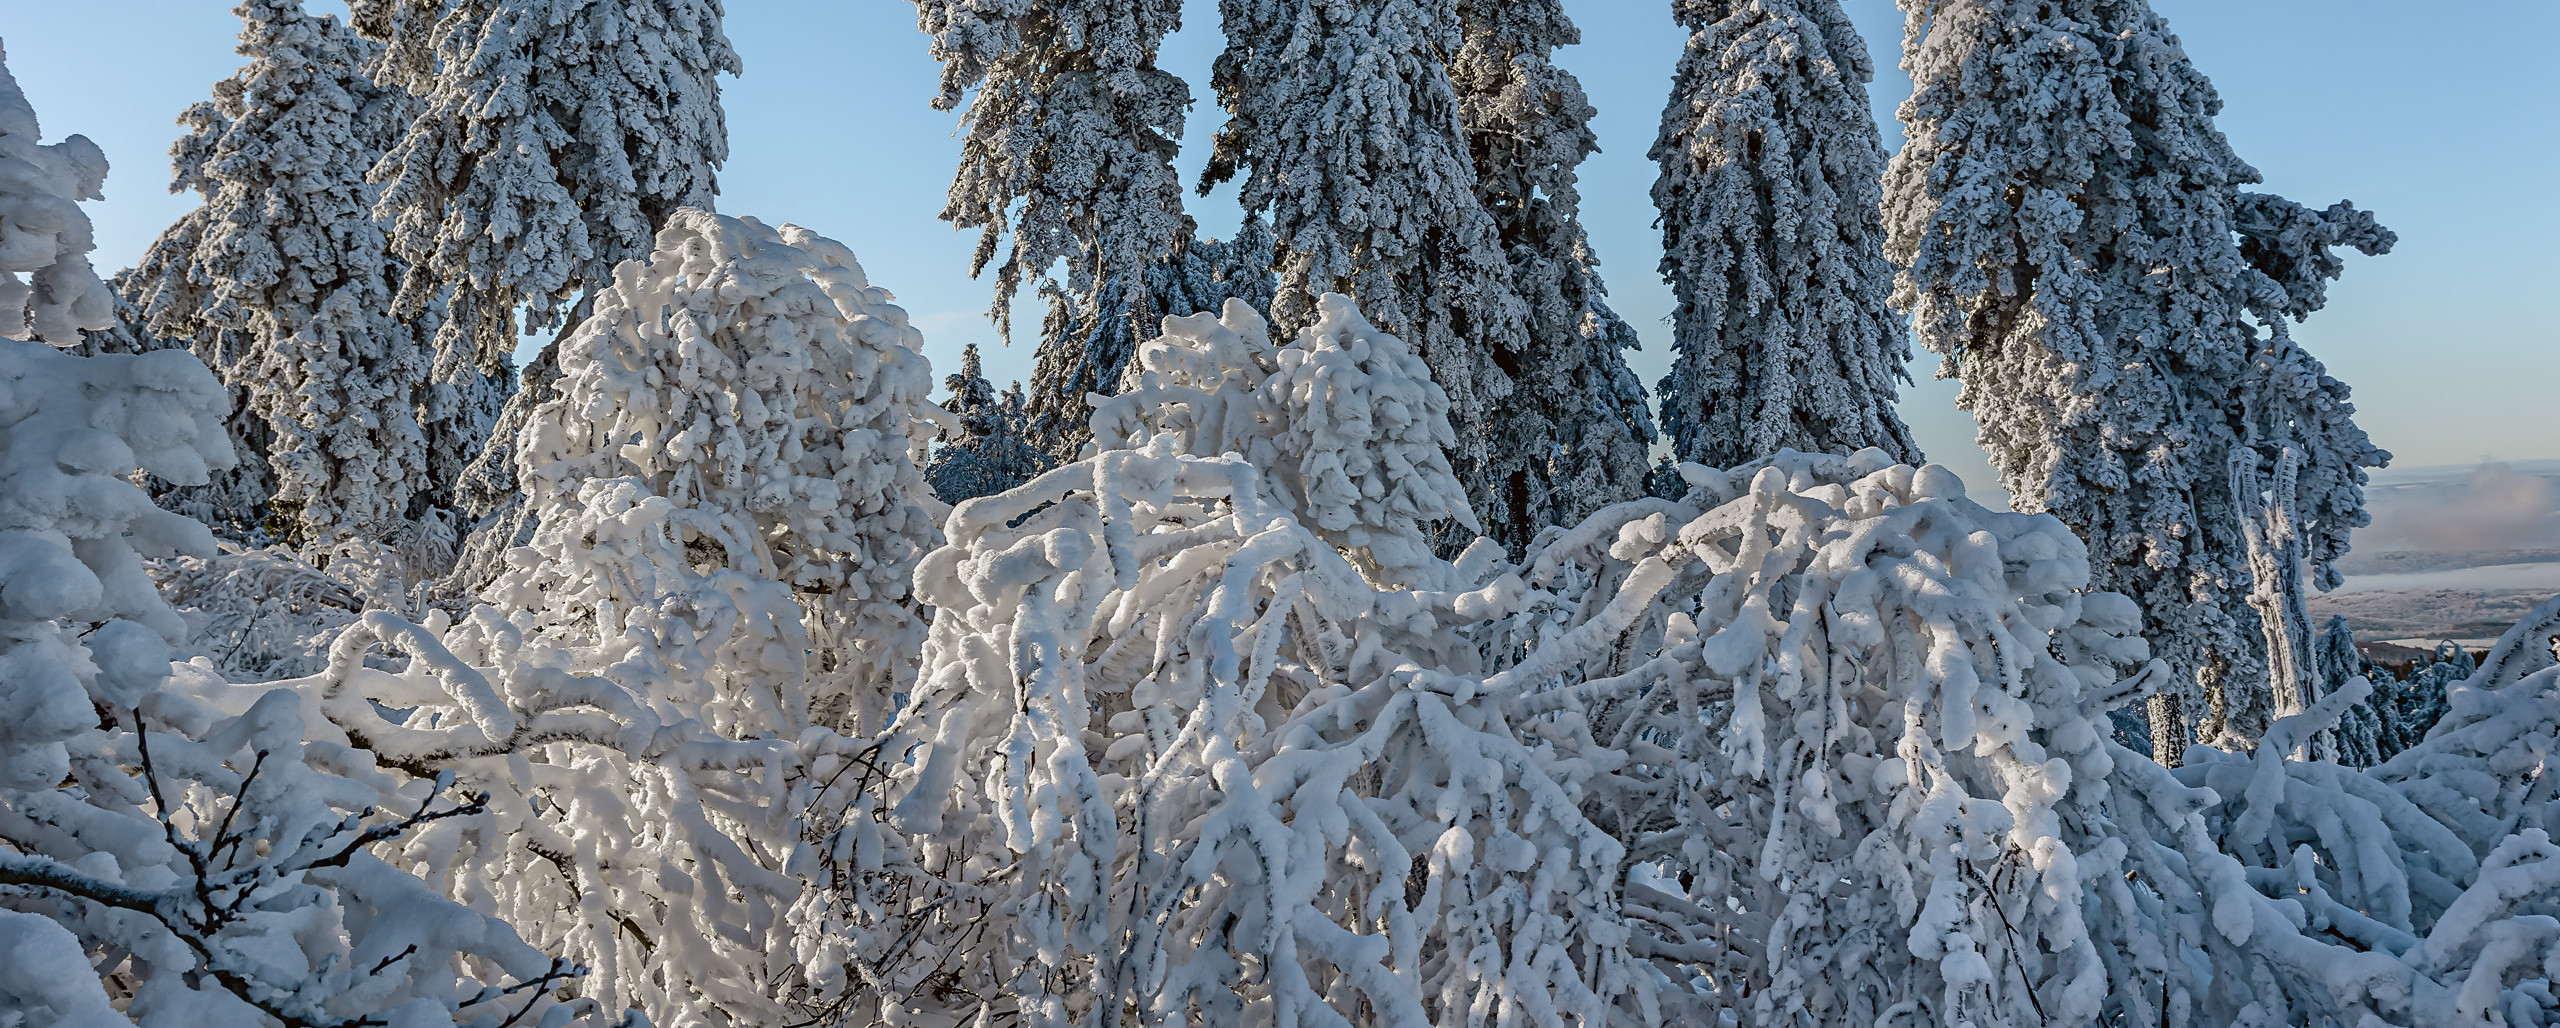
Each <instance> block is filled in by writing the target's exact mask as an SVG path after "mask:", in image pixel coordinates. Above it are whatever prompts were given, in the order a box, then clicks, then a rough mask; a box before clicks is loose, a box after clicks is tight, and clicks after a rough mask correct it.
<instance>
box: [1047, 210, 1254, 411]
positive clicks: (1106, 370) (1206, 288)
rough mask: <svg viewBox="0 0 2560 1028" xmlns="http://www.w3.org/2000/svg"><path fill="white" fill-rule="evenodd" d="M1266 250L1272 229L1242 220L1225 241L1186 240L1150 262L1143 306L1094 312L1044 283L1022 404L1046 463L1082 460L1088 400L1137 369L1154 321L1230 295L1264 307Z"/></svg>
mask: <svg viewBox="0 0 2560 1028" xmlns="http://www.w3.org/2000/svg"><path fill="white" fill-rule="evenodd" d="M1271 252H1272V240H1271V227H1270V226H1269V225H1268V224H1266V223H1264V222H1263V220H1262V219H1261V218H1260V217H1259V216H1254V215H1248V216H1246V218H1245V219H1244V225H1243V227H1242V228H1241V229H1239V230H1238V231H1237V233H1236V236H1235V238H1234V239H1232V240H1220V239H1192V240H1190V241H1189V242H1186V243H1183V244H1181V245H1180V246H1179V247H1177V248H1176V249H1175V251H1174V252H1173V253H1172V254H1171V255H1169V256H1166V257H1164V258H1163V259H1161V260H1157V261H1154V262H1152V263H1149V264H1148V265H1147V266H1146V270H1145V277H1146V284H1147V288H1146V295H1145V296H1144V297H1143V298H1141V301H1142V302H1139V303H1131V304H1122V305H1119V307H1118V308H1117V309H1112V308H1107V307H1105V308H1099V309H1097V308H1096V307H1095V306H1094V305H1092V304H1087V303H1083V302H1081V301H1080V300H1079V299H1078V298H1077V297H1076V296H1074V295H1072V294H1070V293H1069V292H1067V290H1065V289H1064V288H1061V287H1059V286H1057V285H1056V284H1055V283H1050V284H1047V285H1044V286H1043V287H1042V289H1041V292H1042V293H1043V295H1044V296H1045V297H1046V298H1047V299H1048V301H1049V313H1048V316H1047V317H1045V318H1043V319H1041V323H1040V348H1039V351H1038V352H1037V354H1036V355H1035V357H1034V360H1035V363H1034V365H1033V367H1032V369H1031V391H1030V395H1029V397H1028V402H1027V405H1026V409H1027V410H1028V411H1029V417H1030V421H1029V438H1030V439H1031V441H1032V444H1033V445H1035V446H1038V447H1039V448H1040V449H1041V450H1042V452H1044V453H1047V454H1048V455H1049V457H1050V459H1051V460H1053V461H1072V460H1075V459H1077V458H1079V457H1081V456H1083V450H1084V445H1085V442H1086V441H1087V440H1089V439H1091V438H1092V433H1091V432H1090V431H1088V429H1087V422H1088V421H1089V420H1090V419H1091V418H1092V417H1093V405H1092V404H1091V403H1089V402H1087V398H1088V397H1089V396H1091V395H1094V394H1100V395H1103V396H1113V395H1117V394H1118V393H1119V392H1120V389H1121V387H1122V386H1123V385H1125V384H1126V383H1127V379H1128V377H1129V376H1130V375H1131V374H1133V373H1134V372H1135V370H1136V363H1135V362H1136V360H1137V355H1138V343H1139V342H1140V341H1141V339H1142V338H1143V337H1144V336H1145V335H1146V334H1149V333H1153V332H1155V331H1157V330H1158V329H1160V328H1161V327H1162V325H1161V318H1163V317H1181V316H1184V315H1189V314H1199V313H1204V312H1209V311H1216V310H1219V309H1221V308H1222V307H1224V306H1225V304H1226V302H1227V300H1228V299H1229V298H1235V299H1240V300H1243V301H1244V302H1245V303H1246V304H1248V305H1250V306H1252V307H1253V309H1254V310H1257V311H1266V310H1270V309H1271V293H1272V288H1273V279H1272V277H1271V267H1270V265H1271ZM1117 289H1118V287H1117V286H1114V287H1112V289H1110V290H1105V292H1112V293H1114V294H1115V295H1117V294H1116V292H1115V291H1116V290H1117ZM1147 311H1153V312H1155V313H1156V314H1157V315H1159V316H1160V317H1159V318H1158V321H1157V323H1149V324H1143V325H1142V324H1140V323H1139V318H1140V317H1141V316H1142V314H1143V313H1144V312H1147Z"/></svg>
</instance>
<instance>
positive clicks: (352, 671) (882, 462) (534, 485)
mask: <svg viewBox="0 0 2560 1028" xmlns="http://www.w3.org/2000/svg"><path fill="white" fill-rule="evenodd" d="M658 238H659V250H658V252H657V253H656V254H654V255H652V257H651V259H650V260H649V261H646V262H642V261H628V262H624V263H623V264H622V265H621V266H620V267H618V268H616V269H615V277H614V285H613V286H612V287H611V288H608V289H606V290H604V291H603V292H602V293H601V294H599V295H598V297H597V298H596V304H595V313H594V314H593V315H592V316H590V317H589V318H588V319H587V320H586V321H585V322H583V323H582V324H581V325H580V326H579V327H578V329H577V330H576V331H575V332H573V333H572V334H571V335H570V337H569V338H568V339H566V340H564V341H563V342H562V344H561V345H560V347H559V370H560V376H559V378H558V381H557V385H556V387H555V391H554V393H553V395H552V396H551V397H550V398H549V399H547V400H545V401H544V402H543V403H541V404H540V405H539V406H537V407H535V408H534V409H533V412H532V414H531V416H530V417H529V418H528V419H527V421H526V423H525V426H524V428H523V431H522V432H521V433H520V434H519V435H518V437H517V439H516V446H515V448H514V450H513V455H514V458H515V461H516V479H517V481H520V482H522V483H524V485H525V488H526V490H527V494H526V500H525V503H526V507H525V509H526V510H527V511H529V512H530V513H532V514H533V515H534V520H535V524H536V525H537V526H538V527H537V528H536V529H535V530H534V532H533V533H532V535H531V537H530V539H529V541H528V542H527V543H526V544H524V545H522V546H518V547H515V548H514V549H513V550H511V551H510V552H509V554H508V562H509V565H510V566H509V568H508V569H507V570H506V571H505V572H503V573H502V574H500V575H499V576H498V578H497V579H496V581H495V582H493V583H491V584H490V585H489V587H488V588H487V589H486V590H484V591H483V593H482V597H483V599H484V600H486V601H487V602H486V603H484V604H482V605H479V606H476V607H473V608H472V609H470V610H469V611H467V612H465V613H464V614H463V615H462V616H461V617H459V618H455V617H452V616H451V615H449V614H448V613H447V612H446V611H444V610H441V609H437V610H433V611H429V612H428V613H427V616H426V617H425V618H424V619H422V620H418V621H413V620H410V619H408V618H404V617H399V616H394V615H393V614H392V613H391V612H388V611H384V610H379V609H376V610H372V611H369V612H367V613H365V614H363V615H362V617H361V619H360V620H359V621H358V622H357V623H355V624H354V625H352V626H350V627H347V628H345V629H344V630H343V631H342V633H341V634H340V635H338V636H337V637H336V639H335V641H334V643H333V644H332V645H331V648H330V651H329V659H328V663H327V667H326V668H325V670H322V671H320V672H319V673H317V674H314V675H312V676H310V677H308V678H304V679H301V680H298V681H295V682H292V683H286V684H289V685H291V686H292V687H293V688H295V689H297V690H299V691H300V692H302V693H303V694H304V695H305V696H306V697H309V702H310V703H311V704H312V705H313V706H314V707H316V709H318V710H319V711H320V712H321V713H322V714H323V715H324V716H325V718H326V721H327V726H326V728H325V729H323V728H315V729H314V731H315V732H320V733H323V734H324V735H326V736H327V737H329V738H331V739H332V741H336V742H339V743H340V744H342V745H346V746H350V747H355V748H359V749H361V750H364V751H367V752H369V753H371V754H372V755H373V759H374V761H375V763H376V764H378V765H379V766H380V767H381V768H382V769H383V772H384V773H386V774H388V775H390V776H391V777H393V778H394V779H396V780H401V781H411V782H414V781H422V780H436V779H438V778H439V776H451V777H452V778H453V780H454V781H455V782H457V783H458V785H459V787H460V788H462V789H465V790H468V791H472V792H475V793H479V794H482V795H485V797H486V799H485V801H484V802H483V804H482V807H481V809H479V810H476V811H474V812H472V813H470V814H468V815H466V816H457V817H454V818H451V819H448V820H445V821H440V822H438V823H437V824H435V825H432V826H428V827H426V828H424V829H423V830H421V831H419V832H417V833H416V834H414V835H413V836H411V837H410V838H408V839H405V840H404V841H403V842H402V844H401V845H400V847H399V848H398V849H397V851H396V852H394V853H389V854H386V857H385V859H387V860H390V861H391V862H392V863H393V864H394V865H395V866H397V867H399V868H400V869H402V870H404V871H408V872H411V873H413V874H415V875H417V876H418V877H420V878H422V879H424V880H425V881H426V882H427V883H429V885H430V887H431V888H432V889H433V890H434V891H436V892H438V893H440V894H442V895H445V896H449V897H451V898H452V899H455V900H458V901H460V902H462V903H464V904H466V905H467V906H469V907H470V908H472V909H473V910H476V911H480V912H482V913H484V914H486V915H490V916H495V917H498V918H501V919H503V920H504V921H505V922H506V923H508V924H510V925H513V926H515V928H516V930H517V931H519V932H521V933H522V934H523V935H524V936H525V937H526V938H527V939H529V940H532V941H533V943H534V944H535V945H538V946H541V947H544V948H545V949H546V950H549V951H552V952H557V953H560V954H562V955H563V956H565V957H567V958H569V959H573V960H576V961H578V962H580V963H582V964H584V965H587V966H589V967H591V968H593V969H594V973H593V974H592V975H590V976H589V977H588V978H586V979H585V980H583V981H580V982H577V983H574V984H571V985H567V986H564V991H567V992H569V993H573V994H575V995H579V996H583V997H586V998H587V999H589V1000H592V1001H594V1002H595V1003H597V1004H598V1005H599V1007H600V1008H601V1009H605V1010H611V1011H617V1012H618V1011H622V1010H625V1009H636V1010H640V1011H643V1012H645V1013H646V1014H647V1015H648V1016H649V1018H650V1019H651V1022H652V1023H655V1024H660V1025H700V1024H783V1023H789V1022H792V1021H796V1020H800V1019H801V1018H802V1017H803V1016H805V1015H804V1014H803V1013H802V1012H800V1011H798V1010H796V1009H795V1004H798V1003H800V1002H802V1001H803V1000H805V999H807V998H808V997H809V996H810V994H811V987H810V985H809V984H808V981H807V977H808V976H807V974H806V973H805V972H804V969H803V968H802V966H801V965H800V964H799V963H798V962H797V961H796V960H795V953H796V949H795V946H796V945H797V943H796V942H795V940H796V939H799V938H801V937H803V936H806V935H808V934H811V933H813V932H815V931H817V930H818V928H819V927H822V926H823V925H824V924H825V923H826V922H825V914H824V912H823V911H822V910H820V909H818V907H817V906H812V905H804V904H803V902H802V901H803V899H804V884H805V883H804V879H803V877H802V875H803V874H804V873H805V874H815V873H817V872H816V871H815V870H812V869H813V868H815V866H816V865H815V863H814V859H815V858H814V857H810V856H808V855H807V854H806V851H805V847H804V843H806V842H807V841H809V838H810V833H807V832H804V826H806V825H808V824H811V823H813V819H814V820H815V821H816V822H818V823H829V824H831V823H833V822H834V821H835V820H836V817H835V815H834V814H833V812H834V811H839V810H843V809H845V808H848V807H851V806H853V805H854V804H855V803H856V800H855V799H853V798H846V797H842V796H837V795H836V794H835V793H833V792H830V788H831V786H832V785H833V784H834V783H833V782H832V781H831V780H830V779H829V778H827V777H822V776H823V775H825V774H828V773H830V772H831V771H832V770H833V769H836V768H841V767H843V766H845V765H846V764H847V763H848V762H850V761H852V760H855V759H858V758H860V757H861V756H862V755H863V754H865V753H867V752H873V751H876V747H871V746H867V745H864V744H860V743H857V742H855V741H853V740H849V739H847V738H845V737H843V736H839V735H837V734H836V733H835V732H833V731H831V730H829V728H828V727H826V726H827V725H828V724H830V723H832V724H843V725H848V727H850V726H851V725H850V723H857V722H859V721H860V720H861V719H863V718H866V717H867V718H869V719H870V721H871V722H873V723H875V724H876V723H877V722H878V721H880V720H882V719H884V718H885V714H884V713H883V712H882V709H881V708H883V707H885V706H886V704H887V702H888V698H889V697H890V696H891V695H892V694H893V690H895V689H897V688H899V682H900V679H901V676H902V675H912V667H913V659H914V658H913V650H914V648H915V647H916V646H917V645H918V643H919V642H920V639H919V638H917V637H918V636H920V635H921V632H922V628H921V624H920V622H919V621H918V619H917V618H916V617H915V615H914V612H913V611H912V610H911V608H910V607H909V605H908V604H909V601H908V598H907V587H906V579H907V575H908V569H909V568H911V567H912V566H913V563H914V560H915V558H916V556H917V555H918V554H919V553H920V552H921V550H922V546H921V543H922V542H923V541H925V540H927V539H930V538H932V533H933V530H934V527H933V522H932V510H933V506H934V505H933V504H932V501H931V500H930V497H929V496H928V495H927V494H925V493H924V492H923V485H922V482H921V479H920V478H919V477H918V475H917V472H916V469H915V465H914V462H913V451H914V440H915V439H916V438H917V437H918V436H919V435H922V434H924V433H920V432H917V431H915V429H916V428H917V426H918V425H919V424H920V422H921V421H922V420H923V419H925V418H927V417H929V416H930V412H929V411H928V410H926V409H925V408H926V405H925V403H924V388H923V383H924V381H925V377H926V371H927V369H926V367H925V363H924V361H923V359H922V357H921V356H919V355H918V354H917V353H916V351H915V346H916V336H915V333H914V330H913V329H911V328H909V327H907V325H906V323H905V316H904V313H903V312H902V311H900V310H899V309H898V308H896V307H895V306H893V305H891V304H889V303H888V295H887V294H886V293H885V292H884V291H882V290H879V289H877V288H874V287H871V286H869V285H868V284H867V283H866V282H865V281H864V279H863V277H862V272H861V269H860V267H859V266H858V265H856V264H855V263H854V261H853V258H852V255H851V254H849V253H847V252H845V251H844V249H843V248H842V247H841V246H838V245H837V244H835V243H833V242H830V241H828V240H826V239H823V238H821V237H818V236H815V235H812V234H810V233H807V232H806V231H804V230H801V229H798V228H792V227H785V228H784V229H782V230H780V231H776V230H774V229H771V228H767V227H765V226H763V225H761V224H758V223H756V222H753V221H749V220H744V219H737V218H727V217H721V216H718V215H714V214H710V213H708V212H704V211H697V210H687V211H682V212H679V213H678V214H677V215H676V216H675V217H674V218H672V219H671V220H670V222H669V224H668V227H667V228H666V229H665V230H664V231H662V232H660V233H659V237H658ZM813 768H815V769H817V773H814V774H813V773H812V770H811V769H813ZM844 785H845V786H846V787H847V789H850V790H854V791H859V788H860V785H861V782H860V780H859V779H848V780H847V781H846V782H845V783H844ZM804 907H805V909H804Z"/></svg>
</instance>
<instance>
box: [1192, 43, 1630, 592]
mask: <svg viewBox="0 0 2560 1028" xmlns="http://www.w3.org/2000/svg"><path fill="white" fill-rule="evenodd" d="M1220 11H1221V12H1222V14H1223V16H1224V23H1225V28H1226V36H1227V48H1226V51H1225V52H1224V53H1222V54H1220V55H1219V57H1218V60H1217V63H1216V66H1215V67H1216V73H1215V85H1216V87H1217V91H1218V100H1219V103H1221V104H1222V105H1224V106H1225V107H1226V109H1227V112H1228V115H1229V117H1228V121H1227V124H1226V125H1225V127H1223V128H1221V129H1220V130H1219V132H1218V136H1217V149H1216V152H1215V153H1213V154H1212V155H1211V157H1210V159H1209V164H1208V167H1207V169H1206V171H1205V172H1204V174H1203V178H1202V185H1203V186H1207V185H1210V184H1214V183H1217V182H1223V181H1225V180H1227V179H1229V178H1232V177H1233V176H1234V175H1235V174H1236V173H1238V172H1239V171H1242V172H1245V173H1247V175H1246V179H1245V182H1244V186H1243V190H1242V193H1241V197H1240V199H1241V200H1242V202H1243V204H1244V206H1245V209H1246V210H1248V211H1254V212H1268V213H1269V215H1270V217H1271V226H1272V231H1273V233H1274V234H1275V235H1276V236H1277V237H1278V242H1279V258H1278V261H1277V268H1278V271H1279V274H1280V284H1279V292H1278V293H1277V294H1276V295H1275V297H1274V298H1273V300H1272V305H1271V312H1270V316H1271V320H1272V323H1273V324H1274V325H1276V326H1278V328H1279V329H1280V330H1282V331H1283V332H1287V331H1294V330H1296V329H1298V328H1302V327H1305V326H1306V325H1309V324H1312V323H1313V322H1314V320H1315V301H1316V297H1317V296H1318V295H1319V294H1322V293H1327V292H1339V293H1343V294H1346V295H1349V296H1351V297H1352V298H1354V299H1355V300H1357V301H1358V302H1359V304H1360V308H1361V310H1362V311H1363V312H1364V313H1365V314H1366V315H1367V316H1368V318H1369V319H1370V320H1371V321H1374V322H1375V323H1376V324H1377V325H1378V327H1380V328H1382V329H1385V330H1387V331H1388V332H1392V333H1394V334H1396V335H1397V336H1399V337H1401V338H1403V339H1404V340H1405V341H1406V342H1407V343H1408V344H1409V345H1411V346H1412V347H1413V348H1414V351H1415V352H1416V353H1418V354H1420V355H1421V357H1422V359H1423V360H1424V361H1425V362H1426V363H1428V364H1429V365H1430V366H1431V369H1432V377H1433V378H1434V379H1435V380H1436V381H1438V383H1439V384H1440V387H1441V388H1442V389H1443V390H1445V391H1446V392H1447V393H1448V396H1449V423H1450V426H1451V428H1452V429H1453V430H1454V431H1455V432H1456V433H1457V435H1456V445H1454V446H1453V447H1452V448H1451V449H1450V453H1449V457H1450V462H1451V464H1452V465H1453V466H1455V467H1456V469H1457V473H1458V480H1459V481H1460V482H1462V483H1465V485H1466V489H1467V496H1468V498H1469V500H1470V502H1471V505H1472V506H1474V507H1475V509H1476V510H1477V512H1478V513H1480V514H1481V515H1482V516H1483V517H1484V519H1485V523H1486V525H1487V527H1488V528H1489V529H1490V530H1491V533H1492V535H1493V536H1494V538H1495V539H1496V540H1497V541H1499V542H1502V543H1503V544H1504V545H1506V546H1510V547H1513V548H1515V549H1516V548H1518V547H1522V546H1525V545H1526V544H1527V543H1528V541H1529V539H1530V537H1531V536H1532V535H1534V534H1535V533H1536V531H1537V529H1539V528H1540V527H1543V523H1542V522H1540V521H1537V520H1535V519H1536V518H1537V517H1538V516H1539V515H1540V514H1542V513H1543V512H1539V511H1533V510H1531V509H1529V508H1528V506H1527V503H1526V498H1527V487H1526V482H1525V481H1524V480H1525V479H1526V478H1528V477H1531V476H1532V472H1531V470H1530V469H1531V468H1533V467H1537V468H1543V466H1544V465H1543V461H1544V458H1545V457H1546V456H1547V455H1548V454H1550V453H1551V452H1553V447H1554V446H1555V445H1557V443H1558V441H1557V440H1556V439H1555V438H1554V437H1553V435H1552V429H1551V426H1550V425H1549V424H1548V423H1547V422H1546V421H1545V420H1544V418H1543V416H1541V415H1538V413H1537V412H1536V411H1531V410H1523V409H1520V408H1519V407H1518V406H1517V404H1515V403H1514V401H1513V400H1512V394H1513V388H1514V383H1513V376H1512V374H1510V373H1509V372H1507V371H1506V370H1505V367H1506V362H1516V361H1520V360H1523V359H1525V358H1526V356H1527V354H1528V353H1529V349H1530V344H1529V335H1528V332H1529V325H1528V308H1527V305H1526V304H1524V303H1523V302H1521V298H1520V296H1519V294H1518V293H1517V292H1516V291H1515V290H1514V289H1513V287H1512V281H1511V279H1512V276H1511V268H1510V265H1509V262H1508V257H1507V254H1506V253H1505V251H1504V249H1503V244H1502V238H1501V230H1500V226H1499V225H1498V224H1497V223H1496V222H1495V221H1494V218H1493V215H1492V214H1491V213H1490V212H1489V211H1487V210H1486V209H1485V206H1484V204H1483V203H1481V202H1479V201H1478V200H1477V199H1476V195H1475V190H1476V182H1475V161H1474V156H1473V154H1472V153H1471V152H1470V150H1469V148H1468V140H1467V135H1466V131H1465V129H1464V127H1463V126H1462V125H1461V123H1460V120H1459V111H1458V100H1457V97H1456V95H1455V93H1454V92H1453V91H1452V89H1451V86H1450V83H1449V74H1448V71H1447V68H1446V65H1445V63H1444V60H1443V55H1444V54H1446V53H1448V52H1450V51H1453V50H1455V49H1456V48H1458V47H1459V46H1460V44H1461V41H1462V39H1461V32H1460V26H1459V20H1458V13H1457V3H1456V0H1352V2H1347V3H1334V2H1328V3H1319V2H1314V0H1224V2H1222V3H1221V4H1220ZM1510 366H1513V367H1516V366H1517V365H1516V364H1512V365H1510ZM1588 400H1589V398H1588V397H1584V398H1581V401H1588ZM1462 541H1463V540H1462V539H1460V540H1452V542H1453V543H1454V542H1462ZM1452 548H1453V549H1454V546H1453V547H1452Z"/></svg>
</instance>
